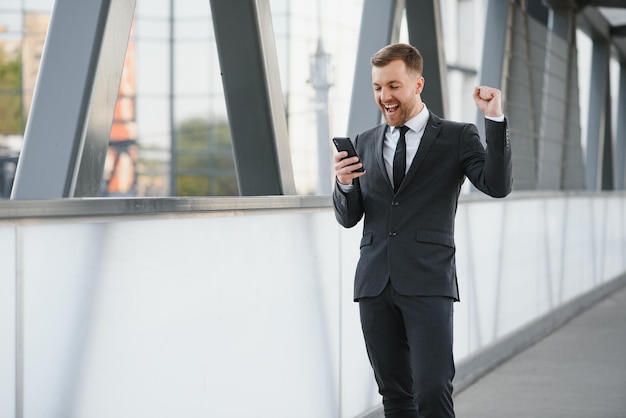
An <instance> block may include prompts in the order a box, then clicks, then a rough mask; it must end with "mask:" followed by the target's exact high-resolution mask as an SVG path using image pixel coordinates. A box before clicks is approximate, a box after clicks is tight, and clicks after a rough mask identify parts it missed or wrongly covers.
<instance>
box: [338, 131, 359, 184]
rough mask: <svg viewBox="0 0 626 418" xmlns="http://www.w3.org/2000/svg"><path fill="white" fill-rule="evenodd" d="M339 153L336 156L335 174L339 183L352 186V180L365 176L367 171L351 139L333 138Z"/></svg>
mask: <svg viewBox="0 0 626 418" xmlns="http://www.w3.org/2000/svg"><path fill="white" fill-rule="evenodd" d="M333 143H334V144H335V148H337V153H336V154H335V174H336V175H337V181H338V182H339V183H341V184H343V185H350V184H352V180H354V179H355V178H357V177H361V176H362V175H363V174H365V169H364V168H363V164H362V163H361V161H360V158H359V156H358V155H357V153H356V150H355V149H354V145H353V144H352V141H350V138H345V137H335V138H333Z"/></svg>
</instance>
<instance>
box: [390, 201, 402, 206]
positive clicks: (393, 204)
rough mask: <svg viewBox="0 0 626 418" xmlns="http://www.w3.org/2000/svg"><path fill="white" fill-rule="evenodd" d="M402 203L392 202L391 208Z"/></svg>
mask: <svg viewBox="0 0 626 418" xmlns="http://www.w3.org/2000/svg"><path fill="white" fill-rule="evenodd" d="M399 204H400V203H398V202H391V206H398V205H399Z"/></svg>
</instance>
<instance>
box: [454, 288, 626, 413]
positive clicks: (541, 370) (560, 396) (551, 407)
mask: <svg viewBox="0 0 626 418" xmlns="http://www.w3.org/2000/svg"><path fill="white" fill-rule="evenodd" d="M454 402H455V411H456V416H457V418H509V417H511V418H626V287H624V288H622V289H620V290H618V291H617V292H615V293H613V294H612V295H610V296H609V297H607V298H605V299H604V300H602V301H600V302H599V303H598V304H596V305H594V306H592V307H591V308H590V309H588V310H587V311H585V312H583V313H581V314H580V315H578V316H576V317H575V318H573V319H572V320H571V321H569V322H568V323H566V324H565V325H563V326H562V327H561V328H559V329H557V330H556V331H555V332H553V333H552V334H550V335H548V336H547V337H546V338H544V339H543V340H541V341H539V342H537V343H536V344H535V345H533V346H532V347H530V348H528V349H527V350H525V351H523V352H521V353H519V354H518V355H516V356H515V357H513V358H511V359H510V360H508V361H507V362H505V363H504V364H502V365H500V366H499V367H497V368H496V369H494V370H493V371H491V372H490V373H488V374H487V375H485V376H484V377H482V378H481V379H480V380H478V381H477V382H475V383H474V384H472V385H470V386H469V387H467V388H466V389H465V390H464V391H462V392H460V393H459V394H458V395H456V396H455V399H454Z"/></svg>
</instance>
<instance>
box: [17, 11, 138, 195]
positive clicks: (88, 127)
mask: <svg viewBox="0 0 626 418" xmlns="http://www.w3.org/2000/svg"><path fill="white" fill-rule="evenodd" d="M135 3H136V1H135V0H90V1H84V0H57V1H56V2H55V4H54V8H53V11H52V16H51V19H50V26H49V28H48V34H47V36H46V43H45V46H44V51H43V56H42V60H41V66H40V70H39V77H38V79H37V85H36V88H35V92H34V95H33V104H32V107H31V112H30V116H29V119H28V123H27V125H26V132H25V137H24V144H23V147H22V152H21V155H20V159H19V162H18V166H17V171H16V176H15V183H14V187H13V192H12V195H11V198H12V199H50V198H63V197H78V196H96V195H97V194H98V192H99V189H100V183H101V181H102V172H103V169H104V160H105V157H106V150H107V146H108V141H109V132H110V130H111V123H112V121H113V113H114V110H115V103H116V98H117V92H118V87H119V83H120V79H121V75H122V69H123V66H124V57H125V53H126V47H127V45H128V37H129V35H130V28H131V25H132V20H133V14H134V10H135Z"/></svg>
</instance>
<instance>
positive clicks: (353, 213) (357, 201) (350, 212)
mask: <svg viewBox="0 0 626 418" xmlns="http://www.w3.org/2000/svg"><path fill="white" fill-rule="evenodd" d="M333 206H334V207H335V218H337V222H339V224H340V225H341V226H343V227H345V228H352V227H353V226H355V225H356V224H358V223H359V221H360V220H361V218H362V217H363V200H362V198H361V187H360V185H359V179H356V180H355V181H354V187H353V188H352V190H351V191H349V192H344V191H342V190H341V189H340V188H339V186H338V185H337V182H336V181H335V190H334V191H333Z"/></svg>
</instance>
